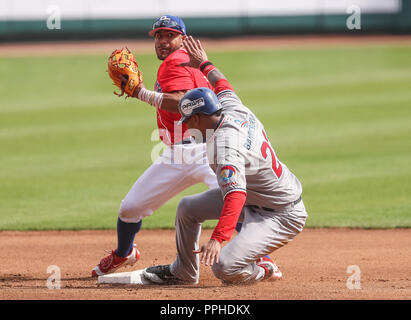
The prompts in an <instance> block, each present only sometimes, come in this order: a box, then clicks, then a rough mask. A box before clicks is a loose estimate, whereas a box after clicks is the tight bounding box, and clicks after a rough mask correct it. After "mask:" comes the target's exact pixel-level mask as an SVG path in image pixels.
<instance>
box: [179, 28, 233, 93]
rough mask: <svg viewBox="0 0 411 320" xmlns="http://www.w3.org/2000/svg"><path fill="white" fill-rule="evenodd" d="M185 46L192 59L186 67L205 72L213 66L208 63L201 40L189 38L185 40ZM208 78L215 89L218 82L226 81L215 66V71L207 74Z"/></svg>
mask: <svg viewBox="0 0 411 320" xmlns="http://www.w3.org/2000/svg"><path fill="white" fill-rule="evenodd" d="M183 45H184V48H185V49H186V50H187V52H188V55H189V57H190V62H189V63H188V64H186V65H188V66H190V67H193V68H200V69H203V70H204V69H205V68H207V67H209V66H213V65H212V64H211V63H210V62H209V61H208V57H207V53H206V52H205V50H204V49H203V47H202V45H201V42H200V40H198V39H197V40H195V39H194V38H193V37H192V36H188V37H186V38H185V39H184V40H183ZM207 64H209V65H207ZM203 70H201V71H203ZM207 78H208V81H210V83H211V84H212V85H213V87H214V86H215V84H216V83H217V81H218V80H220V79H225V77H224V75H223V73H222V72H221V71H220V70H218V69H217V68H216V67H215V66H213V69H212V70H211V71H210V72H209V73H208V74H207Z"/></svg>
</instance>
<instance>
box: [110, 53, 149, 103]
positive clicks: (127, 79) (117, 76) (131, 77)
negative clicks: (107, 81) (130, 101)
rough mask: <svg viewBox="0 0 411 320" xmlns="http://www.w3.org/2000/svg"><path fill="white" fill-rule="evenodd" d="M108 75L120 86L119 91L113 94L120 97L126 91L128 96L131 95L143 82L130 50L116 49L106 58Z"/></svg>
mask: <svg viewBox="0 0 411 320" xmlns="http://www.w3.org/2000/svg"><path fill="white" fill-rule="evenodd" d="M108 75H109V76H110V78H111V79H112V80H113V81H114V84H115V85H116V86H117V87H119V88H120V90H121V92H120V93H117V92H114V94H116V95H118V96H119V97H121V96H122V95H123V94H124V93H126V94H127V95H128V96H129V97H130V96H133V93H134V91H135V90H136V88H137V86H138V85H139V84H140V83H142V82H143V76H142V74H141V71H140V70H139V69H138V64H137V62H136V58H135V57H134V55H133V54H132V53H131V51H130V50H128V48H127V47H126V49H124V48H123V49H121V50H119V49H116V50H114V51H113V53H112V54H111V55H110V57H109V58H108Z"/></svg>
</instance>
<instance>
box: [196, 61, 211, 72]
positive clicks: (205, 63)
mask: <svg viewBox="0 0 411 320" xmlns="http://www.w3.org/2000/svg"><path fill="white" fill-rule="evenodd" d="M209 65H213V63H212V62H211V61H204V62H202V63H201V64H200V67H199V68H200V71H201V72H203V71H204V68H205V67H207V66H209Z"/></svg>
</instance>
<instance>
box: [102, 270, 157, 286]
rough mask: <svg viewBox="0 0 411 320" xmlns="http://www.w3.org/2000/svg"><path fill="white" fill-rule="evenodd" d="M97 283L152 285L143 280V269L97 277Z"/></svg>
mask: <svg viewBox="0 0 411 320" xmlns="http://www.w3.org/2000/svg"><path fill="white" fill-rule="evenodd" d="M97 282H98V283H109V284H152V283H151V282H150V281H148V280H147V279H146V278H144V276H143V269H141V270H136V271H131V272H119V273H112V274H107V275H104V276H99V277H98V280H97Z"/></svg>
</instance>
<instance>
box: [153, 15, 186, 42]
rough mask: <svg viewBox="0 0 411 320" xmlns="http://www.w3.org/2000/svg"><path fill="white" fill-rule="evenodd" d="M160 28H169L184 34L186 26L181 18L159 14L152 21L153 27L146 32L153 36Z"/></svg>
mask: <svg viewBox="0 0 411 320" xmlns="http://www.w3.org/2000/svg"><path fill="white" fill-rule="evenodd" d="M160 29H165V30H171V31H174V32H178V33H181V34H182V35H186V26H185V24H184V22H183V20H182V19H181V18H179V17H177V16H170V15H164V16H161V17H160V18H158V19H157V20H156V21H155V22H154V23H153V27H152V28H151V30H150V32H149V33H148V34H149V35H150V36H151V37H153V36H154V34H155V33H156V32H157V31H158V30H160Z"/></svg>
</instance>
